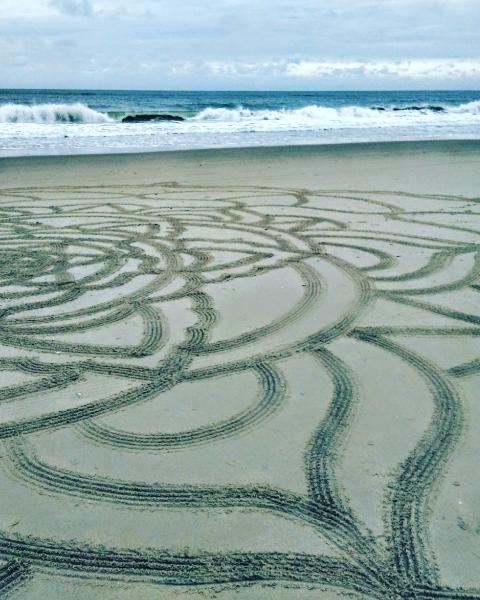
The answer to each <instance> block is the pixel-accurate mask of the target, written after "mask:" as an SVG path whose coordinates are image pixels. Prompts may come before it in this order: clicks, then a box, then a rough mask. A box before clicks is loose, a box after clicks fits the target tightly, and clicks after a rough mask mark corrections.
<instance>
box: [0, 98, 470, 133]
mask: <svg viewBox="0 0 480 600" xmlns="http://www.w3.org/2000/svg"><path fill="white" fill-rule="evenodd" d="M475 117H478V118H480V100H477V101H472V102H467V103H464V104H459V105H441V104H435V105H430V104H429V105H421V104H420V105H418V104H416V105H405V106H402V105H400V106H371V107H366V106H343V107H329V106H321V105H316V104H312V105H309V106H305V107H303V108H285V109H281V110H268V109H263V110H262V109H259V110H252V109H249V108H243V107H242V106H238V107H236V108H213V107H212V108H206V109H203V110H201V111H198V112H197V113H196V114H193V115H191V114H190V115H185V114H184V115H182V114H176V113H175V114H170V113H165V112H162V111H158V113H149V114H142V112H141V111H140V112H136V111H135V110H133V111H125V112H121V113H119V112H118V111H116V112H109V111H105V112H102V111H99V110H94V109H93V108H90V107H88V106H86V105H84V104H81V103H75V104H34V105H27V104H13V103H10V104H3V105H0V123H17V124H21V123H36V124H49V125H52V124H56V123H61V124H66V123H90V124H95V123H105V124H107V123H108V124H116V123H121V122H122V119H123V120H124V122H125V121H127V122H128V121H129V120H130V121H131V122H135V123H142V122H149V123H152V122H155V121H158V122H162V123H163V122H170V121H174V122H179V121H186V122H187V123H188V122H190V123H192V124H194V123H208V122H211V123H212V124H214V123H217V124H218V123H231V124H235V123H236V124H239V125H240V124H242V123H245V124H248V125H249V126H255V125H257V126H259V127H260V129H261V130H265V129H269V124H270V126H272V127H273V128H275V129H277V128H278V127H279V126H284V127H285V128H287V129H288V128H290V127H293V128H298V127H302V126H305V127H308V128H309V129H310V128H316V127H318V128H339V127H356V126H367V127H382V126H385V127H391V126H395V125H396V124H398V125H404V124H406V123H407V122H411V123H413V122H417V123H420V122H422V121H427V122H432V121H434V120H439V122H441V121H445V120H453V121H454V122H458V123H461V122H462V121H463V120H467V121H469V120H470V119H472V118H473V119H474V120H475V121H476V120H477V119H476V118H475Z"/></svg>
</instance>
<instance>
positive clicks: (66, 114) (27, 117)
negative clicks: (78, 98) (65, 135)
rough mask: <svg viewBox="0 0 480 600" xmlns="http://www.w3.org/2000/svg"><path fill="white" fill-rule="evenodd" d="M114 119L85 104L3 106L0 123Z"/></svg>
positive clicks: (105, 121) (102, 120)
mask: <svg viewBox="0 0 480 600" xmlns="http://www.w3.org/2000/svg"><path fill="white" fill-rule="evenodd" d="M111 121H112V119H111V118H110V117H109V116H108V115H105V114H104V113H101V112H98V111H96V110H93V109H91V108H89V107H88V106H85V105H84V104H80V103H77V104H34V105H32V106H29V105H27V104H2V105H1V106H0V123H49V124H52V123H109V122H111Z"/></svg>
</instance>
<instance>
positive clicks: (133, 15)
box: [0, 0, 480, 90]
mask: <svg viewBox="0 0 480 600" xmlns="http://www.w3.org/2000/svg"><path fill="white" fill-rule="evenodd" d="M479 32H480V0H329V1H326V0H237V1H235V0H232V1H229V0H196V1H195V0H0V86H1V87H70V88H89V87H90V88H120V89H122V88H123V89H131V88H140V89H243V90H249V89H298V90H308V89H311V90H316V89H318V90H322V89H323V90H326V89H400V88H407V89H408V88H410V89H420V88H435V89H438V88H450V89H468V88H469V89H480V33H479Z"/></svg>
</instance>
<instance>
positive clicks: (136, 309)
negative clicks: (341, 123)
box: [0, 182, 480, 600]
mask: <svg viewBox="0 0 480 600" xmlns="http://www.w3.org/2000/svg"><path fill="white" fill-rule="evenodd" d="M479 214H480V210H479V200H478V199H475V198H466V197H452V196H438V195H436V196H427V195H423V196H421V195H414V194H407V193H401V192H394V191H355V190H341V191H339V190H304V189H279V188H269V187H264V188H262V187H253V186H252V187H249V186H248V185H246V186H238V187H225V188H221V187H202V186H183V185H178V184H176V183H174V182H170V183H168V182H167V183H161V184H160V183H159V184H155V185H142V186H135V185H131V186H118V187H116V186H108V187H102V186H97V187H89V186H86V187H50V188H25V189H19V188H15V189H4V190H2V191H1V195H0V285H1V289H0V298H1V311H0V317H1V318H0V376H1V378H2V387H1V388H0V438H1V444H2V447H1V452H0V489H1V490H2V491H1V492H0V498H1V508H0V524H1V527H0V530H1V531H0V595H5V596H6V595H11V596H12V597H18V598H23V597H28V598H30V597H32V598H33V597H38V596H35V595H34V592H32V590H34V589H35V586H36V585H37V582H38V581H40V580H41V581H42V582H43V584H42V585H44V586H45V585H47V586H48V585H49V584H48V582H49V581H50V579H51V580H52V581H53V580H55V578H59V577H60V578H66V579H67V580H69V581H74V582H78V586H80V587H81V586H88V585H89V582H105V581H107V582H113V583H112V585H113V584H115V585H119V582H120V584H121V585H127V586H129V585H131V586H142V585H148V586H151V585H153V586H154V587H153V588H149V589H156V587H155V586H157V587H159V588H162V589H165V588H169V587H170V588H171V589H172V590H174V589H175V590H177V591H178V590H180V591H182V590H183V591H184V592H185V594H188V593H190V592H189V590H190V588H191V590H193V591H194V590H200V589H201V590H203V593H204V594H205V597H217V596H216V594H218V597H220V598H223V597H225V598H230V597H231V598H234V597H235V598H237V597H238V598H244V597H246V596H237V595H232V596H229V595H228V594H231V593H233V592H232V591H235V590H236V591H237V592H236V593H238V590H245V589H253V588H254V587H255V586H266V587H265V590H269V592H268V593H270V594H271V597H272V598H287V597H288V598H293V599H295V598H296V597H297V596H295V594H296V593H299V591H301V590H306V592H309V593H311V594H312V595H311V596H308V598H310V597H311V598H314V597H315V598H322V597H328V598H330V597H333V596H322V594H338V596H335V597H343V596H344V595H345V597H347V596H349V597H351V596H353V597H359V598H377V599H385V598H391V599H421V600H427V599H436V598H442V599H447V598H448V599H465V600H467V599H472V600H473V599H475V598H478V599H480V578H479V576H478V572H479V569H478V554H477V558H475V552H474V550H475V548H476V546H475V544H476V543H477V542H476V538H475V536H477V537H478V531H480V523H478V522H477V523H475V522H473V520H472V519H474V517H472V515H471V508H470V507H471V506H474V505H475V500H474V498H475V490H476V494H477V497H478V481H477V480H478V477H476V476H475V475H474V473H475V467H474V465H475V456H476V454H475V452H476V451H478V444H477V446H475V443H476V438H477V437H478V435H475V433H476V429H475V427H476V423H475V422H474V421H473V420H472V419H473V416H474V415H475V412H474V411H475V403H474V391H473V389H474V387H475V385H474V382H475V379H476V378H478V376H479V375H480V359H479V356H480V354H479V353H480V327H479V325H480V314H479V312H478V307H479V306H480V303H479V298H480V297H479V292H480V285H479V282H480V251H479V250H480V247H479V235H480V230H479V225H480V217H479ZM472 415H473V416H472ZM470 421H471V422H470ZM477 427H478V426H477ZM469 511H470V512H469ZM469 519H470V520H469ZM475 531H476V533H475ZM237 534H238V535H237ZM446 540H451V544H450V543H446ZM477 551H480V549H479V548H477ZM475 561H477V562H475ZM459 565H460V566H459ZM462 565H463V567H462V568H460V567H461V566H462ZM475 565H477V566H476V567H475ZM462 569H463V570H462ZM45 582H47V583H45ZM80 587H79V589H80ZM43 589H47V588H43ZM132 589H134V588H132ZM191 590H190V591H191ZM272 590H273V591H272ZM282 590H283V592H285V590H289V591H288V593H287V594H286V595H285V596H281V595H280V593H281V592H282ZM132 593H133V592H132ZM176 593H177V592H176ZM178 593H180V592H178ZM192 593H193V592H192ZM265 593H266V592H265ZM28 594H31V595H28ZM85 594H86V595H85V597H88V594H87V592H85ZM210 594H211V595H210ZM79 597H80V596H79ZM81 597H83V596H81ZM95 597H97V596H95ZM98 597H100V596H98ZM112 597H114V596H112ZM131 597H134V595H132V596H131ZM139 597H140V596H139ZM148 597H155V596H154V595H153V593H152V595H150V596H148ZM172 597H176V596H172ZM185 597H187V596H185ZM265 597H266V596H265ZM298 597H300V596H298ZM301 597H302V598H306V597H307V596H301Z"/></svg>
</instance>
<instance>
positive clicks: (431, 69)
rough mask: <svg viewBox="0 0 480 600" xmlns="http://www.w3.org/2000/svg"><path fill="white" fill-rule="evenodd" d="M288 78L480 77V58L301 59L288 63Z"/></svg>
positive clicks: (286, 72) (286, 71)
mask: <svg viewBox="0 0 480 600" xmlns="http://www.w3.org/2000/svg"><path fill="white" fill-rule="evenodd" d="M285 74H286V75H287V76H289V77H303V78H312V77H314V78H320V77H331V76H347V77H348V76H350V75H359V74H361V75H364V76H366V77H380V78H381V77H400V78H406V79H451V78H463V77H465V78H468V77H479V76H480V59H443V60H439V59H416V60H403V61H384V60H383V61H382V60H380V61H363V62H362V61H344V62H338V61H337V62H335V61H333V62H328V61H315V60H302V61H299V62H295V63H290V64H287V65H286V67H285Z"/></svg>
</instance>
